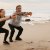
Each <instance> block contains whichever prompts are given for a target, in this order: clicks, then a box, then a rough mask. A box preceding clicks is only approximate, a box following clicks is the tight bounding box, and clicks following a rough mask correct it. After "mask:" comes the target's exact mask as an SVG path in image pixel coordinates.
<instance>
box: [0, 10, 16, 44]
mask: <svg viewBox="0 0 50 50" xmlns="http://www.w3.org/2000/svg"><path fill="white" fill-rule="evenodd" d="M12 18H15V16H10V17H6V16H5V10H4V9H0V33H5V36H4V41H3V43H4V44H9V42H8V41H6V40H7V37H8V34H9V31H8V30H7V29H5V28H3V26H4V25H5V22H6V20H8V19H12Z"/></svg>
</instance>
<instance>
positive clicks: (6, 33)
mask: <svg viewBox="0 0 50 50" xmlns="http://www.w3.org/2000/svg"><path fill="white" fill-rule="evenodd" d="M0 33H5V36H4V41H6V39H7V37H8V34H9V31H8V30H7V29H5V28H2V27H1V28H0Z"/></svg>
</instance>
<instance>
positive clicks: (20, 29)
mask: <svg viewBox="0 0 50 50" xmlns="http://www.w3.org/2000/svg"><path fill="white" fill-rule="evenodd" d="M9 27H10V29H11V33H10V39H12V37H13V35H14V32H15V29H14V28H16V29H17V30H19V32H18V35H17V36H16V38H17V37H19V36H20V35H21V34H22V32H23V28H22V27H21V26H19V27H15V26H13V25H11V24H9Z"/></svg>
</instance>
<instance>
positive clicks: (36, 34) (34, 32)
mask: <svg viewBox="0 0 50 50" xmlns="http://www.w3.org/2000/svg"><path fill="white" fill-rule="evenodd" d="M21 25H22V27H23V29H24V31H23V34H22V35H21V38H22V39H23V40H22V41H15V37H16V35H17V33H18V31H17V30H16V32H15V34H14V37H13V40H14V42H12V43H10V45H4V44H3V37H4V34H0V50H50V22H48V23H35V24H33V25H30V24H21ZM4 27H6V28H7V29H8V30H10V29H9V27H8V25H7V23H6V25H5V26H4ZM8 38H9V37H8ZM8 41H9V39H8Z"/></svg>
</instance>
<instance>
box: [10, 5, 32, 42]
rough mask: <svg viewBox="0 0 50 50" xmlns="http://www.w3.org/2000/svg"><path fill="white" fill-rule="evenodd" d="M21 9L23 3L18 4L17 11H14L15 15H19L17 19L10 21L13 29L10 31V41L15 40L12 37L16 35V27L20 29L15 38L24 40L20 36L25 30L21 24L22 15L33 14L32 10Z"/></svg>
mask: <svg viewBox="0 0 50 50" xmlns="http://www.w3.org/2000/svg"><path fill="white" fill-rule="evenodd" d="M21 9H22V8H21V5H18V6H16V12H15V13H14V15H17V17H16V18H15V19H12V20H11V21H10V23H9V27H10V29H11V33H10V37H9V40H10V42H13V40H12V37H13V35H14V32H15V28H16V29H17V30H19V32H18V34H17V36H16V38H15V40H22V39H21V38H20V35H21V34H22V32H23V28H22V26H20V22H21V18H22V16H26V17H28V15H30V16H31V15H32V12H22V11H21Z"/></svg>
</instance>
